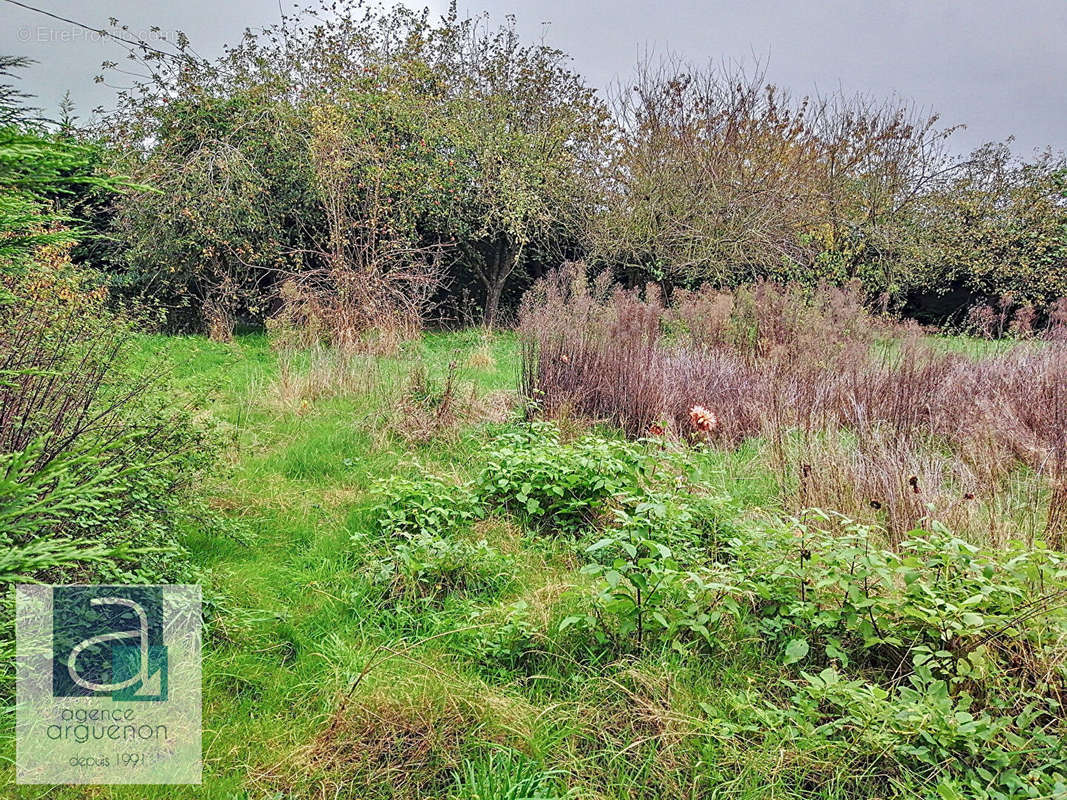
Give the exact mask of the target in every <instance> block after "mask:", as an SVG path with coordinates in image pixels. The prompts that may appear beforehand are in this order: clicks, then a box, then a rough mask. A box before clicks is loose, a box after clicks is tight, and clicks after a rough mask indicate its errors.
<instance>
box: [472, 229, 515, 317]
mask: <svg viewBox="0 0 1067 800" xmlns="http://www.w3.org/2000/svg"><path fill="white" fill-rule="evenodd" d="M519 253H520V250H519V248H518V247H516V246H515V245H514V244H512V243H511V242H509V241H508V240H507V238H506V237H503V236H501V237H500V239H499V240H498V241H497V245H496V247H495V248H494V252H493V258H492V260H491V262H490V263H489V264H488V265H487V269H486V270H485V272H481V273H480V274H479V277H480V278H481V279H482V284H484V286H485V324H486V327H489V328H494V327H496V324H497V316H498V315H499V314H500V299H501V298H502V297H503V296H504V287H505V286H506V285H507V281H508V278H509V277H511V273H512V272H514V271H515V267H516V266H517V265H518V263H519Z"/></svg>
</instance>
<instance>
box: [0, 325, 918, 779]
mask: <svg viewBox="0 0 1067 800" xmlns="http://www.w3.org/2000/svg"><path fill="white" fill-rule="evenodd" d="M517 351H518V346H517V341H516V339H515V337H514V336H512V335H510V334H503V335H496V336H492V337H486V336H485V335H484V334H483V333H481V332H478V331H463V332H458V333H432V334H428V335H426V336H425V337H424V339H423V340H422V341H421V342H420V343H418V344H416V345H411V346H410V347H409V348H408V349H406V350H405V351H404V352H402V353H400V354H399V355H397V356H395V357H392V358H385V359H376V360H368V361H367V362H366V371H367V374H369V375H370V377H371V388H370V389H369V390H366V391H361V392H340V393H335V394H330V393H325V394H324V395H323V396H320V397H318V398H316V399H314V400H313V401H311V402H308V403H307V404H304V403H302V402H288V401H286V400H285V398H281V397H279V395H278V391H279V390H278V388H277V381H278V378H279V375H280V374H281V367H280V365H279V361H278V358H277V357H276V356H275V354H273V353H272V352H271V350H270V348H269V345H268V342H267V340H266V338H265V337H264V336H262V335H257V334H251V335H244V336H241V337H239V338H238V339H237V341H236V342H235V343H234V344H230V345H224V344H215V343H211V342H209V341H206V340H204V339H202V338H198V337H162V336H146V337H144V338H143V339H142V340H141V342H140V349H139V351H138V355H137V358H138V363H139V364H140V365H141V367H142V368H144V369H150V370H159V371H162V372H165V373H166V374H167V375H168V376H169V378H168V379H169V380H170V382H171V384H172V385H173V387H174V392H175V394H176V396H177V399H179V400H182V401H189V402H194V401H201V402H203V403H204V404H205V406H206V409H207V410H206V412H205V415H204V419H205V421H206V422H207V423H208V424H210V425H212V426H214V427H216V428H217V430H218V431H219V434H220V436H221V438H222V440H223V441H224V442H225V452H224V457H223V459H222V463H221V466H220V469H219V472H218V474H217V475H216V476H214V477H213V478H212V481H211V483H210V485H209V486H208V487H207V488H208V493H209V495H210V502H211V505H212V507H213V508H215V509H216V510H217V512H218V513H219V514H221V515H222V516H224V517H225V518H226V519H227V520H228V522H229V525H230V530H231V533H232V535H230V536H224V535H220V534H219V533H218V532H217V531H214V530H212V531H208V530H199V529H196V530H191V531H190V532H189V534H188V537H187V541H186V545H187V546H188V548H189V549H190V551H191V553H192V555H193V558H194V559H195V561H196V563H197V565H198V566H199V567H201V568H203V569H204V570H205V574H207V575H209V576H210V585H208V586H205V587H204V592H205V598H206V599H207V600H208V608H209V611H210V612H211V616H210V619H209V622H208V630H209V639H208V642H207V646H206V647H205V650H204V662H203V686H204V696H203V726H204V733H203V751H204V759H205V765H204V782H203V785H202V786H199V787H177V786H133V787H119V786H116V787H96V788H92V789H85V788H78V787H55V788H53V789H50V790H47V791H45V790H42V789H37V788H32V787H18V788H17V789H12V790H11V791H12V795H11V796H14V797H19V798H39V797H49V798H76V797H77V798H81V797H106V798H172V797H177V798H181V797H190V798H192V797H195V798H218V800H236V799H237V798H261V797H262V798H281V797H287V796H298V797H304V796H306V797H335V796H336V797H351V798H363V797H389V796H391V792H390V786H392V787H394V788H395V789H396V790H397V793H398V794H403V793H406V796H424V797H441V798H446V797H455V798H471V799H472V800H473V798H479V800H493V799H494V798H501V799H502V798H509V797H510V798H519V797H525V796H528V793H529V792H530V791H531V790H536V791H537V792H540V793H541V794H539V795H538V796H543V797H564V796H568V793H569V796H572V797H589V798H593V797H598V798H609V797H611V798H614V797H617V798H620V799H621V798H641V797H647V798H656V797H663V796H679V797H681V796H693V797H697V796H699V797H723V798H727V797H728V798H801V797H803V798H809V797H819V798H835V797H850V798H856V797H858V796H860V795H857V791H862V790H857V789H856V786H857V785H860V784H857V783H856V781H857V780H858V778H857V777H856V772H857V771H858V770H860V769H861V768H860V767H859V766H857V765H854V764H851V763H850V762H849V761H847V760H842V761H841V762H840V763H839V764H835V763H834V762H831V763H830V766H828V767H827V768H826V769H824V770H822V771H821V772H820V775H821V776H823V778H824V779H825V781H826V782H825V783H824V785H821V786H813V785H810V783H808V780H809V779H808V778H806V777H805V775H804V774H803V773H802V770H800V768H799V767H798V768H797V773H796V775H795V776H793V777H792V779H791V778H790V772H789V768H788V766H786V767H783V766H782V764H781V763H780V759H781V757H782V753H783V752H785V751H784V750H782V749H781V748H780V746H779V745H780V744H781V743H780V742H778V740H776V739H775V736H774V735H773V733H774V732H773V731H771V732H768V735H767V736H766V737H765V739H764V740H763V741H764V743H763V744H762V745H760V746H758V747H752V746H751V745H747V744H741V743H740V741H738V740H735V739H734V737H733V735H732V734H730V733H729V727H728V726H730V725H736V726H742V727H743V726H746V725H749V726H751V725H754V724H756V723H755V722H754V721H753V718H752V709H753V708H754V707H755V706H756V705H759V704H761V703H765V702H768V701H775V702H779V703H784V702H786V700H787V697H788V693H787V691H786V690H785V689H784V688H783V683H782V679H783V678H784V677H786V676H787V675H788V674H789V673H788V672H787V671H785V670H783V668H782V667H781V666H780V665H778V664H776V663H774V662H772V661H768V660H767V659H766V658H765V657H764V656H763V654H762V653H761V651H760V649H759V647H758V646H757V645H758V642H754V641H747V642H746V641H739V642H733V643H731V644H730V646H729V647H726V648H724V649H723V651H722V652H721V653H720V654H719V655H718V656H717V657H716V658H715V659H713V660H712V659H698V660H695V661H694V660H693V659H688V658H685V657H683V656H681V655H679V654H677V653H674V652H671V651H669V650H667V651H664V652H650V653H647V654H646V655H644V656H642V657H640V658H627V659H624V660H622V661H618V662H611V661H605V660H604V659H601V658H598V657H597V656H596V654H594V653H590V652H582V651H580V650H576V651H574V653H573V654H572V656H571V657H569V658H554V659H545V660H544V661H543V662H540V663H538V664H537V665H536V668H534V669H527V670H522V669H513V670H509V669H503V668H501V667H499V666H498V665H491V664H488V663H486V662H485V661H484V660H483V659H482V658H481V657H480V656H479V655H478V653H477V648H473V649H472V641H473V640H474V637H475V634H476V632H477V631H480V630H482V629H485V628H487V627H490V628H491V627H494V626H499V625H501V624H503V622H504V621H505V620H506V618H507V615H508V613H509V611H508V610H509V609H510V608H511V607H512V606H513V604H514V603H516V602H517V601H522V602H524V603H526V604H527V607H528V608H530V609H532V610H533V613H541V612H543V613H560V609H558V608H551V606H552V604H553V603H556V602H557V601H558V599H559V598H560V597H561V596H562V595H563V593H564V592H563V590H564V589H565V588H566V587H567V586H573V585H576V584H579V583H581V581H582V580H583V577H582V576H580V575H579V574H578V570H577V566H578V565H577V564H576V562H575V559H574V548H573V546H572V545H571V544H570V543H568V542H560V541H554V540H552V539H548V538H538V537H535V536H531V535H528V534H525V533H524V532H523V531H522V530H521V529H519V528H518V527H517V526H516V525H515V524H514V523H512V522H508V521H506V520H495V521H491V522H490V523H485V524H482V525H480V526H479V527H478V529H477V535H478V536H481V537H484V538H486V539H487V540H488V541H489V543H490V545H491V546H492V547H494V548H495V549H496V550H498V551H500V552H502V553H504V554H505V555H506V556H507V557H508V558H509V559H510V562H509V563H511V564H512V565H513V574H512V575H511V576H510V579H509V580H507V581H505V582H503V583H501V584H500V585H494V586H492V587H489V588H485V589H481V590H478V591H473V592H463V593H457V594H455V595H449V596H447V597H445V598H443V599H442V600H441V601H440V602H433V603H425V604H422V605H419V604H410V603H409V604H392V605H391V604H390V603H388V602H384V601H383V599H382V595H381V591H380V589H379V588H377V587H376V586H375V585H373V582H372V581H371V580H370V578H369V577H368V570H367V566H368V564H372V563H374V561H375V559H377V558H380V557H382V556H383V554H385V555H387V554H388V552H389V550H390V546H391V545H390V543H389V542H383V541H380V540H379V538H378V536H377V535H376V534H375V533H374V531H373V529H372V526H371V516H370V513H369V510H370V508H371V507H372V505H373V503H374V497H373V495H372V494H371V488H372V486H373V485H374V484H375V482H376V481H377V480H379V479H382V478H386V477H389V476H391V475H395V474H415V475H417V474H426V473H437V474H443V475H452V476H455V477H457V478H465V477H471V476H473V475H474V474H475V473H476V472H477V470H478V467H479V466H480V463H481V458H482V454H483V453H484V452H485V449H486V445H487V441H488V437H489V435H490V432H491V430H492V426H491V425H490V426H487V425H485V424H479V423H477V422H475V423H471V424H466V425H464V426H461V427H460V428H459V429H457V430H456V431H454V432H453V433H452V435H450V436H447V437H443V438H441V439H438V440H434V441H431V442H429V443H426V444H417V443H412V442H409V441H407V440H404V439H403V438H401V437H398V436H397V435H396V434H395V433H394V432H392V431H390V430H389V429H388V425H386V424H385V423H384V422H383V419H384V417H383V413H385V412H388V411H390V410H391V409H390V408H389V405H390V404H391V403H393V402H395V401H396V398H397V397H398V396H399V395H398V394H397V393H396V392H395V391H393V389H395V387H397V386H403V385H404V383H405V381H407V380H408V378H409V375H410V373H411V371H412V370H413V369H414V368H415V367H417V366H419V365H422V366H423V367H424V368H425V370H426V373H427V375H428V376H429V381H430V383H431V384H434V385H440V384H441V382H443V381H444V380H445V378H446V376H447V375H448V374H449V372H450V370H453V369H454V371H455V377H456V378H457V380H458V381H459V382H460V383H461V384H462V385H463V386H467V387H470V386H473V387H475V388H476V390H477V392H478V393H481V394H486V393H490V392H500V391H513V390H514V389H515V388H516V385H517V381H518V356H517ZM486 356H489V357H488V358H486ZM450 365H452V366H450ZM306 366H307V364H306V363H305V364H304V367H306ZM697 475H698V479H699V481H700V483H702V484H703V485H705V486H707V487H709V488H710V489H711V490H712V491H715V492H722V493H728V494H729V495H730V496H731V497H732V498H733V502H734V503H735V504H736V505H737V506H739V507H741V508H742V509H744V513H745V514H753V515H759V514H760V513H761V512H762V510H764V509H769V508H773V507H774V505H775V503H776V496H777V492H778V487H777V486H776V485H775V482H774V479H773V477H772V476H771V475H770V473H769V472H767V470H766V469H765V467H763V466H762V464H761V450H760V446H759V443H758V442H749V443H746V444H745V445H743V446H741V447H740V448H738V449H737V450H736V451H733V452H708V453H704V454H702V455H700V456H698V457H697ZM368 665H370V666H369V667H368ZM354 683H358V686H356V688H355V689H354V690H353V689H352V687H353V684H354ZM338 710H340V713H338ZM335 714H336V715H337V716H336V717H335V716H334V715H335ZM708 717H712V718H715V719H720V720H722V721H723V723H722V725H723V726H722V727H721V728H716V727H715V726H711V727H708V725H707V722H706V720H707V718H708ZM679 731H683V732H684V731H689V734H688V735H681V734H679V733H678V732H679ZM815 757H817V754H816V755H815V756H813V758H815ZM828 758H830V757H829V756H828ZM360 759H363V761H362V762H360ZM367 764H370V765H371V766H372V767H373V768H374V769H375V770H377V771H376V772H374V773H373V774H375V775H379V776H388V777H387V778H381V779H380V780H378V781H377V782H376V783H375V785H365V784H361V783H360V781H361V780H362V781H365V779H366V778H365V776H366V775H367V774H368V772H367ZM455 774H458V775H459V779H458V781H455V780H454V779H453V776H454V775H455ZM901 796H903V795H901Z"/></svg>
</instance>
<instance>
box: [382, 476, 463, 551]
mask: <svg viewBox="0 0 1067 800" xmlns="http://www.w3.org/2000/svg"><path fill="white" fill-rule="evenodd" d="M376 491H377V494H378V496H379V501H378V503H377V504H376V505H375V506H374V508H373V509H372V512H371V513H372V516H373V518H374V520H375V525H376V527H377V529H378V531H379V532H380V533H381V534H383V535H385V536H406V537H409V538H411V537H416V536H422V537H427V536H429V537H441V536H448V535H449V534H451V533H454V532H456V531H457V530H460V529H462V528H464V527H466V526H469V525H470V524H471V523H472V522H474V521H475V520H477V519H480V518H481V517H482V516H483V513H482V509H481V507H480V505H479V503H478V499H477V497H476V495H475V493H474V492H473V490H472V489H471V488H470V487H468V486H466V485H458V486H457V485H450V484H448V483H445V482H444V481H443V480H441V479H440V478H437V477H433V476H425V477H420V478H408V477H403V476H393V477H391V478H389V479H387V480H385V481H383V482H381V483H379V484H378V486H377V490H376Z"/></svg>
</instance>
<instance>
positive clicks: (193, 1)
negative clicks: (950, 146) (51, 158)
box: [0, 0, 1067, 154]
mask: <svg viewBox="0 0 1067 800" xmlns="http://www.w3.org/2000/svg"><path fill="white" fill-rule="evenodd" d="M25 1H26V3H27V4H28V5H33V6H36V7H39V8H42V9H46V10H49V11H52V12H54V13H56V14H58V15H60V16H64V17H69V18H71V19H74V20H77V21H79V22H84V23H86V24H88V25H91V26H94V27H96V26H99V27H104V26H106V25H107V18H108V17H118V18H119V19H120V20H121V21H122V22H124V23H126V24H128V25H129V26H130V28H131V30H134V31H146V32H147V31H148V30H149V29H150V27H151V26H153V25H154V26H158V27H159V28H161V29H162V30H163V31H174V30H183V31H185V32H186V33H187V34H188V35H189V37H190V39H191V40H192V42H193V44H194V46H195V47H196V49H197V51H198V52H200V53H201V54H202V55H209V54H214V53H217V52H218V51H219V49H220V48H221V46H222V44H223V43H224V42H227V41H234V40H236V39H237V38H238V37H239V36H240V34H241V32H242V31H243V30H244V28H245V27H248V26H252V27H256V26H261V25H265V24H269V23H271V22H274V21H277V19H278V16H279V0H167V2H164V1H163V0H25ZM282 2H283V3H284V5H285V7H286V8H288V9H292V7H293V3H292V0H282ZM409 4H410V5H414V6H416V7H421V6H423V5H425V3H422V2H416V0H410V2H409ZM444 5H445V0H433V2H430V3H429V6H430V8H431V10H432V11H434V12H435V13H436V12H440V11H443V9H444ZM459 5H460V9H461V10H463V11H466V12H468V13H477V12H482V11H488V12H489V13H490V14H491V15H492V16H493V18H494V19H497V20H500V21H503V19H504V16H505V15H506V14H514V15H515V17H516V20H517V24H518V26H519V29H520V30H521V31H522V33H523V34H524V35H525V36H527V37H537V38H541V37H543V38H544V40H545V41H546V42H547V43H548V44H551V45H553V46H556V47H559V48H561V49H563V50H565V51H567V52H569V53H570V54H571V55H572V57H573V59H574V67H575V68H576V69H577V71H579V72H580V73H582V74H583V75H585V76H586V79H587V80H588V81H589V82H590V83H591V84H592V85H593V86H596V87H599V88H604V87H607V86H609V85H610V84H612V82H613V81H615V80H616V79H617V78H619V77H623V78H625V76H626V75H627V73H628V72H629V71H630V70H631V69H632V66H633V64H634V63H635V62H636V61H637V60H638V59H639V58H640V57H641V56H642V54H645V53H649V52H652V53H665V52H670V53H673V54H676V55H678V56H680V57H682V58H685V59H687V60H690V61H693V62H698V63H701V62H706V61H708V60H712V61H721V60H722V59H728V60H732V59H747V60H749V61H751V60H752V59H753V58H759V59H760V60H763V61H766V62H767V63H768V75H769V78H770V79H771V80H772V81H774V82H775V83H778V84H780V85H782V86H787V87H789V88H790V89H792V90H793V91H794V92H795V93H806V92H812V91H816V90H823V91H828V90H832V89H836V88H837V87H842V88H844V89H845V90H847V91H850V92H852V91H863V92H868V93H871V94H874V95H879V96H885V95H889V94H897V95H899V96H901V97H904V98H908V99H911V100H914V101H915V102H917V103H918V104H920V105H922V106H924V107H927V108H930V109H934V110H937V111H939V112H940V113H941V115H942V118H943V120H944V121H945V122H946V123H966V124H967V130H965V131H962V132H960V133H959V134H958V135H957V136H956V138H955V146H956V148H958V149H960V150H966V149H970V148H971V147H973V146H975V145H977V144H980V143H982V142H985V141H990V140H1002V139H1005V138H1007V137H1008V136H1015V137H1016V143H1015V148H1016V150H1017V151H1018V152H1020V153H1022V154H1029V153H1030V152H1031V151H1032V150H1034V149H1035V148H1042V147H1044V146H1046V145H1051V146H1052V147H1053V148H1054V149H1056V150H1064V149H1067V81H1065V80H1064V75H1065V74H1067V0H1008V1H1005V0H788V1H787V0H660V2H644V1H643V0H470V1H468V0H460V3H459ZM0 53H3V54H17V55H25V56H29V57H31V58H34V59H36V60H37V61H38V62H39V63H37V64H36V65H34V66H33V67H32V68H31V69H29V70H28V71H26V72H25V74H24V77H23V79H22V84H23V88H24V89H25V90H26V91H29V92H31V93H33V94H35V95H36V96H37V101H36V104H37V105H39V106H42V107H44V108H45V109H46V110H54V109H55V107H56V105H57V103H58V102H59V99H60V98H61V97H62V95H63V92H64V91H66V90H68V89H69V90H70V92H71V95H72V97H73V98H74V100H75V101H76V103H77V106H78V108H79V109H80V111H81V114H82V116H83V117H85V116H88V112H89V110H90V109H92V108H93V107H94V106H97V105H107V104H108V103H109V102H110V101H111V98H112V96H113V90H111V89H109V88H108V87H107V86H102V85H98V84H94V83H93V80H92V78H93V75H94V74H96V72H97V71H98V67H99V64H100V62H101V61H103V60H105V59H114V60H119V59H120V57H121V55H122V51H121V50H119V49H118V48H116V47H115V46H114V44H111V43H108V42H107V41H106V40H105V41H101V40H99V38H98V37H97V36H95V35H93V34H89V33H86V32H85V31H83V30H80V29H78V28H75V27H73V26H71V25H69V24H66V23H63V22H60V21H57V20H54V19H49V18H48V17H45V16H41V15H39V14H35V13H33V12H31V11H28V10H26V9H23V8H19V7H17V6H15V5H13V4H11V3H9V2H7V0H0Z"/></svg>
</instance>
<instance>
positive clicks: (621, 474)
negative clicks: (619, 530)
mask: <svg viewBox="0 0 1067 800" xmlns="http://www.w3.org/2000/svg"><path fill="white" fill-rule="evenodd" d="M653 466H654V462H653V461H652V460H651V459H650V457H649V454H648V453H647V452H646V450H645V448H644V447H642V445H640V444H639V443H635V442H628V441H625V440H622V439H606V438H603V437H599V436H595V435H588V436H583V437H582V438H580V439H578V440H576V441H575V442H572V443H569V444H566V445H564V444H562V443H561V442H560V437H559V429H558V428H556V426H554V425H551V424H548V423H532V424H531V425H529V426H526V427H524V428H520V429H518V430H515V431H511V432H508V433H505V434H504V435H502V436H500V437H499V438H498V439H497V441H496V444H495V447H494V448H493V449H492V450H491V451H490V452H489V456H488V458H487V462H486V465H485V468H484V469H483V470H482V473H481V476H480V478H479V480H478V485H479V491H480V494H481V497H482V499H483V501H484V502H485V503H486V505H487V506H489V507H492V508H499V509H501V510H504V511H507V512H510V513H513V514H515V515H517V516H518V517H519V518H520V519H522V520H523V521H524V522H526V523H528V524H529V525H531V526H532V527H536V528H539V529H541V530H545V531H555V532H560V533H568V534H572V535H576V534H579V533H581V532H582V531H583V530H584V529H586V528H587V527H590V526H592V525H594V524H595V523H596V522H597V521H598V520H602V519H603V518H605V517H606V516H607V514H608V513H609V512H610V510H611V508H612V506H613V505H614V503H615V500H616V498H617V497H619V496H620V495H622V494H623V493H625V492H627V491H632V489H633V487H635V486H636V485H637V484H638V482H639V481H640V478H641V476H642V475H643V474H644V473H645V472H647V471H649V470H650V469H652V468H653Z"/></svg>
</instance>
